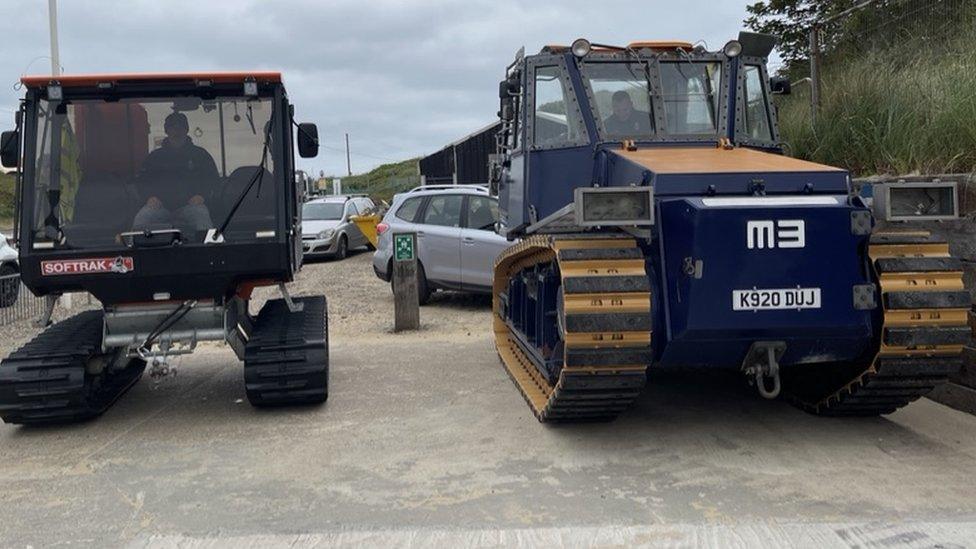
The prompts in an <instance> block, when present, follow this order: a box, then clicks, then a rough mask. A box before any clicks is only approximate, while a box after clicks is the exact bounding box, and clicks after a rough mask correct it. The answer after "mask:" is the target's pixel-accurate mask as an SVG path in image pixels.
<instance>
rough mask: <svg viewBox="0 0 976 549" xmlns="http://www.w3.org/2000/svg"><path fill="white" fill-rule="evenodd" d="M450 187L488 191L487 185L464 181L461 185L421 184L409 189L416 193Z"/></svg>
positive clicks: (410, 191)
mask: <svg viewBox="0 0 976 549" xmlns="http://www.w3.org/2000/svg"><path fill="white" fill-rule="evenodd" d="M450 189H474V190H476V191H479V192H483V193H485V194H487V193H488V186H487V185H478V184H469V183H464V184H461V185H420V186H419V187H414V188H412V189H410V190H409V191H407V192H408V193H416V192H420V191H443V190H450Z"/></svg>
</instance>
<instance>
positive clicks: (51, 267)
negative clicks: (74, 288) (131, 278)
mask: <svg viewBox="0 0 976 549" xmlns="http://www.w3.org/2000/svg"><path fill="white" fill-rule="evenodd" d="M133 270H135V262H133V261H132V258H131V257H122V256H119V257H92V258H82V259H59V260H55V261H41V275H43V276H60V275H82V274H98V273H118V274H125V273H128V272H131V271H133Z"/></svg>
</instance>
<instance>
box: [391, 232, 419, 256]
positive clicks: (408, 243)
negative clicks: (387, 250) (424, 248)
mask: <svg viewBox="0 0 976 549" xmlns="http://www.w3.org/2000/svg"><path fill="white" fill-rule="evenodd" d="M413 238H414V235H413V234H412V233H408V234H398V235H394V236H393V254H394V258H395V259H396V261H412V260H413V259H415V258H414V250H413Z"/></svg>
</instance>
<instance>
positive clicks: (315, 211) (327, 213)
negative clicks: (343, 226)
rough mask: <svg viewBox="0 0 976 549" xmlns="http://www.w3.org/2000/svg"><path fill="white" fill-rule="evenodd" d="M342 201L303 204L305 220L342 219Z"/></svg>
mask: <svg viewBox="0 0 976 549" xmlns="http://www.w3.org/2000/svg"><path fill="white" fill-rule="evenodd" d="M342 210H343V204H342V202H310V203H308V204H305V205H304V206H302V219H304V220H305V221H335V220H337V219H342Z"/></svg>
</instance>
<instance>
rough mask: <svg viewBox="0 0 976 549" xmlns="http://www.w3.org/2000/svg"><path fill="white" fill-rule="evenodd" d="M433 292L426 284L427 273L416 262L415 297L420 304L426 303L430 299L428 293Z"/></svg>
mask: <svg viewBox="0 0 976 549" xmlns="http://www.w3.org/2000/svg"><path fill="white" fill-rule="evenodd" d="M432 293H434V292H433V290H431V289H430V285H429V284H427V273H425V272H424V266H423V265H421V263H420V262H419V261H418V262H417V298H418V300H419V301H420V304H421V305H426V304H427V303H428V302H429V301H430V294H432Z"/></svg>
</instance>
